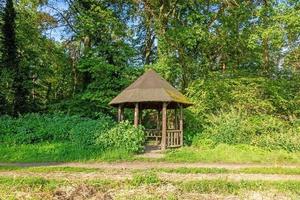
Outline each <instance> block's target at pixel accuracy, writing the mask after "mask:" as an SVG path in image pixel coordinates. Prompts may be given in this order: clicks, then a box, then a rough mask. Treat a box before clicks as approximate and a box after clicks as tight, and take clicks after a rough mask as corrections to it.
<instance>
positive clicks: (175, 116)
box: [174, 108, 178, 130]
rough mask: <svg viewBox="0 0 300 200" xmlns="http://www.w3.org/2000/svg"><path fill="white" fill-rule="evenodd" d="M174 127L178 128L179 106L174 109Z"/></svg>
mask: <svg viewBox="0 0 300 200" xmlns="http://www.w3.org/2000/svg"><path fill="white" fill-rule="evenodd" d="M174 129H175V130H178V112H177V108H175V111H174Z"/></svg>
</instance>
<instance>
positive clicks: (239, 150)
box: [164, 144, 300, 164]
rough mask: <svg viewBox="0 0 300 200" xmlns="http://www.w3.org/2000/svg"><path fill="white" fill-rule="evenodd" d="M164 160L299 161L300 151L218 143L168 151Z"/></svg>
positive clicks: (272, 162) (297, 162)
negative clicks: (212, 146) (213, 145)
mask: <svg viewBox="0 0 300 200" xmlns="http://www.w3.org/2000/svg"><path fill="white" fill-rule="evenodd" d="M164 161H168V162H208V163H213V162H220V163H268V164H285V163H286V164H287V163H294V164H299V163H300V152H293V153H291V152H287V151H284V150H270V151H269V150H265V149H262V148H259V147H254V146H250V145H227V144H219V145H217V146H216V147H214V148H209V147H206V146H205V147H197V148H196V147H184V148H180V149H176V150H171V151H168V152H167V154H166V156H165V158H164Z"/></svg>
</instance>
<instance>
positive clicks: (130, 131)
mask: <svg viewBox="0 0 300 200" xmlns="http://www.w3.org/2000/svg"><path fill="white" fill-rule="evenodd" d="M144 142H145V134H144V131H143V130H142V127H139V128H134V127H133V126H132V124H130V123H129V122H128V121H124V122H121V123H119V124H118V125H116V126H115V127H113V128H112V129H110V130H109V131H107V132H105V133H103V134H100V135H99V137H98V138H97V142H96V143H97V144H98V145H99V146H101V147H102V148H103V149H104V150H111V149H122V150H125V151H128V152H140V151H141V150H143V148H144V146H143V144H144Z"/></svg>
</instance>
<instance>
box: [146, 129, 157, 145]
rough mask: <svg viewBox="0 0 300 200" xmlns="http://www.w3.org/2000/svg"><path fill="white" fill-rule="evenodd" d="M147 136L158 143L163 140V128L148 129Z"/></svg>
mask: <svg viewBox="0 0 300 200" xmlns="http://www.w3.org/2000/svg"><path fill="white" fill-rule="evenodd" d="M145 132H146V138H147V139H155V141H156V143H158V142H159V141H160V140H161V130H159V129H146V130H145Z"/></svg>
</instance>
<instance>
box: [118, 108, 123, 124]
mask: <svg viewBox="0 0 300 200" xmlns="http://www.w3.org/2000/svg"><path fill="white" fill-rule="evenodd" d="M123 120H124V108H123V105H122V104H119V106H118V122H121V121H123Z"/></svg>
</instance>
